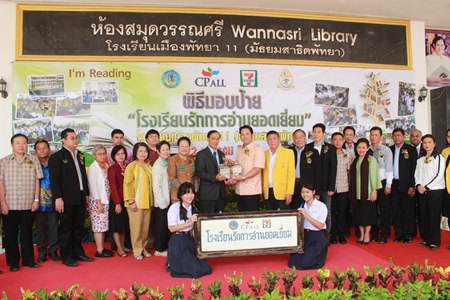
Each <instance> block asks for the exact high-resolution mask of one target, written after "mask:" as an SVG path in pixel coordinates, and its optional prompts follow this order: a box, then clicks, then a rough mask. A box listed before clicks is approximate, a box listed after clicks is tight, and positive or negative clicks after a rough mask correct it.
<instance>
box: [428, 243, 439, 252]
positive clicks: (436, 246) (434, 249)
mask: <svg viewBox="0 0 450 300" xmlns="http://www.w3.org/2000/svg"><path fill="white" fill-rule="evenodd" d="M438 248H439V246H438V245H433V244H431V245H430V249H431V251H436V250H437V249H438Z"/></svg>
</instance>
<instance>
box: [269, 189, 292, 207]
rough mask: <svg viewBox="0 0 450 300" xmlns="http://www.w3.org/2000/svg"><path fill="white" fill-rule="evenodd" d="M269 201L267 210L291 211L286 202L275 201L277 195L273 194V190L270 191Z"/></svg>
mask: <svg viewBox="0 0 450 300" xmlns="http://www.w3.org/2000/svg"><path fill="white" fill-rule="evenodd" d="M266 200H267V210H288V209H290V207H289V205H286V201H285V200H277V199H275V195H274V194H273V189H272V188H270V189H269V198H268V199H266Z"/></svg>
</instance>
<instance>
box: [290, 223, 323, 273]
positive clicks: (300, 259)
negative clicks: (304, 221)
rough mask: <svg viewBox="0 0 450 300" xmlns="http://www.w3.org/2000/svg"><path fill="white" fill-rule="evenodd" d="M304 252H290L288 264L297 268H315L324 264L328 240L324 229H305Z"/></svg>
mask: <svg viewBox="0 0 450 300" xmlns="http://www.w3.org/2000/svg"><path fill="white" fill-rule="evenodd" d="M303 250H304V253H302V254H298V253H292V254H291V256H290V257H289V261H288V266H289V267H290V268H293V267H295V268H296V269H297V270H315V269H319V268H322V267H323V265H324V264H325V260H326V258H327V252H328V241H327V238H326V236H325V230H321V231H312V230H310V231H306V230H305V246H304V249H303Z"/></svg>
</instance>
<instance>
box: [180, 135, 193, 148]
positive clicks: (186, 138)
mask: <svg viewBox="0 0 450 300" xmlns="http://www.w3.org/2000/svg"><path fill="white" fill-rule="evenodd" d="M182 141H186V142H188V144H189V146H190V145H191V139H190V138H188V137H187V136H182V137H180V138H179V139H178V141H177V146H180V143H181V142H182Z"/></svg>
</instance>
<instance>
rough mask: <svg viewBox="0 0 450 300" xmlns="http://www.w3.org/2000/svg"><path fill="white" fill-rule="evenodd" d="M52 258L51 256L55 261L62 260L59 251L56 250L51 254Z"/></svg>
mask: <svg viewBox="0 0 450 300" xmlns="http://www.w3.org/2000/svg"><path fill="white" fill-rule="evenodd" d="M50 258H51V259H52V260H53V261H60V260H61V258H60V257H59V255H58V253H56V252H53V253H51V254H50Z"/></svg>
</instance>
